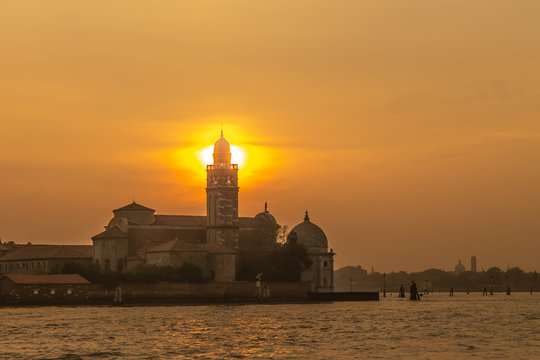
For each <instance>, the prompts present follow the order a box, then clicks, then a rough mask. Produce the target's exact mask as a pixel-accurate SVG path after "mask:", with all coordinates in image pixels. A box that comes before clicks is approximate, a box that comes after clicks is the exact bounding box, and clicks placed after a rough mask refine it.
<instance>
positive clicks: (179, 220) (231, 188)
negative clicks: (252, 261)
mask: <svg viewBox="0 0 540 360" xmlns="http://www.w3.org/2000/svg"><path fill="white" fill-rule="evenodd" d="M213 160H214V161H213V162H214V163H213V164H209V165H207V166H206V174H207V176H206V216H192V215H161V214H156V212H155V210H154V209H151V208H149V207H146V206H143V205H141V204H137V203H135V202H133V203H131V204H129V205H126V206H123V207H120V208H118V209H115V210H113V217H112V219H111V220H110V221H109V223H108V224H107V225H106V226H105V230H104V231H103V232H101V233H99V234H97V235H95V236H93V237H92V242H93V249H94V255H93V262H94V263H95V264H97V265H98V266H99V268H100V270H101V271H103V272H107V271H116V272H122V271H129V270H131V269H134V268H136V267H137V266H139V265H157V266H180V265H182V264H183V263H186V262H189V263H192V264H194V265H196V266H197V267H199V268H200V269H201V270H202V272H203V274H204V275H205V276H206V277H208V278H209V279H211V280H213V281H216V282H228V281H235V280H236V274H237V272H238V266H239V257H240V256H241V254H242V253H243V252H247V251H261V250H263V249H265V248H268V247H270V246H271V245H272V244H273V243H275V241H276V239H277V234H278V230H279V229H280V225H279V224H278V223H277V221H276V219H275V218H274V216H272V214H270V212H268V208H267V206H266V205H265V208H264V211H263V212H261V213H259V214H257V215H255V216H254V217H239V216H238V192H239V187H238V165H237V164H232V163H231V150H230V144H229V142H228V141H227V140H226V139H225V137H224V136H223V130H222V131H221V137H220V138H219V139H218V140H217V141H216V143H215V144H214V153H213ZM287 241H297V242H298V243H300V244H302V245H303V246H304V247H305V248H306V250H307V252H308V254H309V257H310V259H311V261H312V265H311V267H310V268H309V269H307V270H305V271H304V273H303V274H302V280H303V281H310V282H311V283H312V290H313V291H317V292H328V291H333V288H334V286H333V272H334V271H333V268H334V266H333V263H334V262H333V257H334V255H335V254H334V253H333V251H332V250H331V249H330V251H328V240H327V238H326V235H325V234H324V232H323V230H322V229H321V228H320V227H318V226H317V225H315V224H313V223H311V222H310V220H309V216H308V213H307V211H306V215H305V217H304V221H303V222H302V223H300V224H298V225H297V226H295V227H294V228H293V229H292V230H291V232H290V233H289V235H288V237H287Z"/></svg>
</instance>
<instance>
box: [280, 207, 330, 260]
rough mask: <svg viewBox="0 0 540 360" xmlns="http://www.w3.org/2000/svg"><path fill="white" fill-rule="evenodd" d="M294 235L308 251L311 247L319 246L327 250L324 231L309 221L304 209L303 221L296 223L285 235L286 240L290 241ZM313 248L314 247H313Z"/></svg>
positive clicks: (322, 249) (320, 248)
mask: <svg viewBox="0 0 540 360" xmlns="http://www.w3.org/2000/svg"><path fill="white" fill-rule="evenodd" d="M294 237H296V241H298V243H299V244H301V245H303V246H305V247H306V249H308V251H309V250H310V248H311V249H313V248H319V249H317V250H321V251H324V252H326V251H327V250H328V239H327V238H326V234H325V233H324V231H323V230H322V229H321V228H320V227H318V226H317V225H315V224H313V223H312V222H311V221H309V216H308V212H307V211H306V216H305V217H304V222H302V223H300V224H298V225H296V226H295V227H294V228H293V229H292V230H291V232H290V233H289V235H288V236H287V241H291V240H293V239H294ZM313 250H315V249H313Z"/></svg>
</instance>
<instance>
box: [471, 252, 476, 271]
mask: <svg viewBox="0 0 540 360" xmlns="http://www.w3.org/2000/svg"><path fill="white" fill-rule="evenodd" d="M471 271H472V272H476V256H474V255H473V256H471Z"/></svg>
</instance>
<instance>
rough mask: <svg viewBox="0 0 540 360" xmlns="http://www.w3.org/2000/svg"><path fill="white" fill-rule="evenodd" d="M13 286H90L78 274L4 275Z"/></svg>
mask: <svg viewBox="0 0 540 360" xmlns="http://www.w3.org/2000/svg"><path fill="white" fill-rule="evenodd" d="M4 276H5V277H6V278H8V279H9V280H11V281H13V282H14V283H15V284H30V285H37V284H90V282H89V281H88V280H86V279H85V278H83V277H82V276H81V275H79V274H55V275H27V274H8V275H4Z"/></svg>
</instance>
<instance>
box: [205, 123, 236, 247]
mask: <svg viewBox="0 0 540 360" xmlns="http://www.w3.org/2000/svg"><path fill="white" fill-rule="evenodd" d="M213 157H214V163H213V164H211V165H206V174H207V175H206V216H207V219H208V224H207V230H206V231H207V236H206V240H207V242H208V243H210V244H220V245H225V246H227V247H229V248H231V249H238V247H239V242H240V229H239V228H240V226H239V219H238V164H231V145H230V144H229V142H228V141H227V140H226V139H225V138H224V137H223V130H221V137H220V138H219V139H218V141H216V143H215V144H214V154H213Z"/></svg>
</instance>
